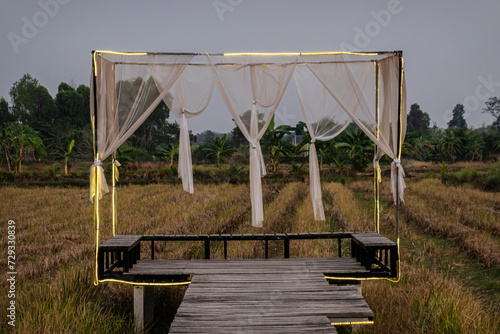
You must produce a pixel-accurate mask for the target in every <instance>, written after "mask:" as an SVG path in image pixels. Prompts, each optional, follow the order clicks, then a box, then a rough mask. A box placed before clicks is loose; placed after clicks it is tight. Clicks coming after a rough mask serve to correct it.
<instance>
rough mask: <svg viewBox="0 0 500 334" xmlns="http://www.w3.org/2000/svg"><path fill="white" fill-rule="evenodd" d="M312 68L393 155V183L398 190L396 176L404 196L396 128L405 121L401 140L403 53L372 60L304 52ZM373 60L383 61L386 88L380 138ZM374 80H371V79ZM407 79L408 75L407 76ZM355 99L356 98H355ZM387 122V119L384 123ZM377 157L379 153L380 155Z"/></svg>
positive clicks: (356, 120)
mask: <svg viewBox="0 0 500 334" xmlns="http://www.w3.org/2000/svg"><path fill="white" fill-rule="evenodd" d="M301 57H302V59H303V60H304V62H305V63H306V64H307V66H308V67H309V68H310V70H311V71H312V72H313V73H314V75H315V76H316V77H317V78H318V79H319V81H320V82H321V83H322V84H323V86H324V87H325V88H326V89H327V90H328V92H329V93H330V94H331V95H332V97H333V98H334V99H335V100H336V102H337V103H338V104H339V105H340V106H341V107H342V109H343V110H344V111H345V112H346V113H347V114H348V115H349V116H350V117H351V119H352V120H353V121H354V122H355V123H356V124H357V125H358V126H359V128H360V129H361V130H362V131H363V132H364V133H365V134H366V135H367V136H368V137H369V138H370V139H371V140H372V141H373V142H374V143H375V144H377V145H378V146H379V149H380V151H379V152H380V153H379V154H377V156H378V157H379V159H380V157H381V156H382V155H383V154H382V152H383V153H385V154H387V155H388V156H389V157H391V158H392V159H393V163H392V168H391V169H392V174H391V185H392V192H393V194H394V196H395V194H396V189H395V185H396V178H398V184H399V198H400V200H401V201H403V196H404V188H405V184H404V179H403V177H404V171H403V168H402V167H401V164H400V160H399V157H398V155H397V152H398V145H399V144H398V140H397V137H398V134H397V131H396V129H397V128H398V127H397V124H398V122H401V124H402V127H401V130H402V131H401V136H402V138H401V142H402V141H403V140H404V133H405V131H406V104H405V102H406V100H405V99H406V98H405V96H406V86H405V85H404V84H403V89H402V97H403V103H402V107H403V108H402V110H401V119H398V102H397V99H398V92H399V80H398V77H399V57H398V56H397V55H391V56H385V57H380V58H379V59H377V57H375V56H374V57H373V59H372V60H371V61H361V60H359V59H356V57H355V56H345V55H342V54H336V55H319V56H318V55H302V56H301ZM372 61H378V62H379V64H380V76H381V80H382V83H383V84H382V89H383V94H382V96H383V107H382V108H381V110H382V118H381V119H382V121H381V123H382V124H384V126H382V127H380V131H379V138H377V134H376V131H377V122H376V117H375V115H376V106H375V104H374V103H373V102H370V101H375V95H374V94H375V88H374V86H373V83H374V82H375V80H374V75H375V74H374V71H373V64H372ZM369 78H370V79H371V80H368V79H369ZM403 83H404V78H403ZM353 101H354V102H353ZM384 122H385V123H384ZM376 161H377V162H378V160H377V157H376ZM394 200H395V201H396V198H394Z"/></svg>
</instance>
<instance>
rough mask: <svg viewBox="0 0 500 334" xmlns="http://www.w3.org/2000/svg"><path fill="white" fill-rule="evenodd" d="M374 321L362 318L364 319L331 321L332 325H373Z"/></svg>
mask: <svg viewBox="0 0 500 334" xmlns="http://www.w3.org/2000/svg"><path fill="white" fill-rule="evenodd" d="M374 323H375V321H373V320H364V321H345V322H332V323H331V324H332V326H348V325H373V324H374Z"/></svg>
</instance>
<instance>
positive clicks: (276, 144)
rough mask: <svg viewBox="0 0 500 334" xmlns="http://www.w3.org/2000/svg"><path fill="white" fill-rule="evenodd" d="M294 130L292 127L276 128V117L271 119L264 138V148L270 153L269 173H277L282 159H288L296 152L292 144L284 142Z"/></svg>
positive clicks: (281, 126)
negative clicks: (284, 138)
mask: <svg viewBox="0 0 500 334" xmlns="http://www.w3.org/2000/svg"><path fill="white" fill-rule="evenodd" d="M294 129H295V128H294V127H292V126H290V125H279V126H276V127H275V123H274V116H273V118H272V119H271V122H270V123H269V126H268V127H267V131H266V133H265V134H264V136H263V137H262V144H263V147H264V149H265V150H267V152H268V153H269V158H270V159H269V160H270V161H269V164H268V168H269V172H271V173H275V172H277V170H278V166H279V159H280V157H281V156H284V157H288V156H290V155H291V154H292V153H293V151H294V150H295V147H294V145H293V144H292V143H291V142H289V141H285V140H283V137H284V136H285V135H289V134H290V133H292V131H293V130H294Z"/></svg>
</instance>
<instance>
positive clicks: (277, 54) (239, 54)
mask: <svg viewBox="0 0 500 334" xmlns="http://www.w3.org/2000/svg"><path fill="white" fill-rule="evenodd" d="M223 56H229V57H233V56H300V52H269V53H266V52H238V53H224V54H223Z"/></svg>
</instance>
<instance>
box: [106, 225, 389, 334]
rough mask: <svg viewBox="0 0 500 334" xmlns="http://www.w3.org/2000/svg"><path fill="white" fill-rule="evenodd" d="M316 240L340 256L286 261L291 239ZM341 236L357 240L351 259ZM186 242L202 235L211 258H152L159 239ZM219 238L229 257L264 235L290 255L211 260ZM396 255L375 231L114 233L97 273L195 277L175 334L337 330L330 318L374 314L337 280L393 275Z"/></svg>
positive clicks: (160, 279) (354, 289)
mask: <svg viewBox="0 0 500 334" xmlns="http://www.w3.org/2000/svg"><path fill="white" fill-rule="evenodd" d="M312 238H328V239H338V240H339V241H338V245H339V247H338V257H329V258H287V256H288V254H289V243H290V241H293V240H294V242H298V241H299V240H304V239H312ZM341 238H348V239H351V256H350V257H345V256H341V255H342V254H341V247H340V240H341ZM184 239H188V240H192V241H199V240H203V241H204V242H205V259H193V260H165V259H155V258H154V241H163V242H164V241H177V240H184ZM221 239H222V240H223V241H224V253H225V254H226V242H227V241H231V240H264V241H266V248H267V240H282V241H283V245H284V253H283V254H284V258H271V259H268V258H266V259H238V260H228V259H221V260H215V259H210V253H209V252H210V241H220V240H221ZM140 241H143V242H151V253H152V254H151V259H140V251H139V248H138V246H137V245H140ZM127 253H128V254H127ZM266 255H267V249H266ZM396 260H397V252H396V245H395V243H393V242H392V241H390V240H389V239H387V238H385V237H383V236H381V235H379V234H377V233H323V234H314V235H312V234H310V235H300V234H286V235H231V236H229V237H227V236H225V235H200V236H142V239H140V240H139V241H138V240H136V239H134V238H132V237H131V236H116V237H114V238H113V239H110V240H108V241H106V242H105V243H103V244H102V245H101V246H100V249H99V268H100V269H99V273H100V277H102V278H104V279H106V278H116V279H120V280H124V281H128V282H137V283H140V282H148V283H156V282H157V283H165V282H181V281H186V280H191V284H190V285H189V287H188V289H187V291H186V294H185V296H184V299H183V301H182V303H181V305H180V307H179V309H178V310H177V314H176V316H175V319H174V321H173V323H172V326H171V329H170V331H169V333H173V334H175V333H271V334H272V333H336V329H335V327H334V326H333V325H332V323H351V322H365V323H366V322H370V321H372V320H373V317H374V314H373V312H372V311H371V309H370V307H369V306H368V304H367V303H366V301H365V300H364V298H363V296H362V295H361V293H360V291H359V290H358V285H351V286H349V285H332V284H331V283H339V282H345V281H343V280H342V279H341V278H344V279H346V278H350V277H352V278H356V277H393V276H394V275H395V273H396V266H395V263H396ZM119 268H122V270H118V269H119ZM325 276H333V277H336V278H337V280H330V281H329V280H327V278H326V277H325ZM347 282H349V281H347Z"/></svg>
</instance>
